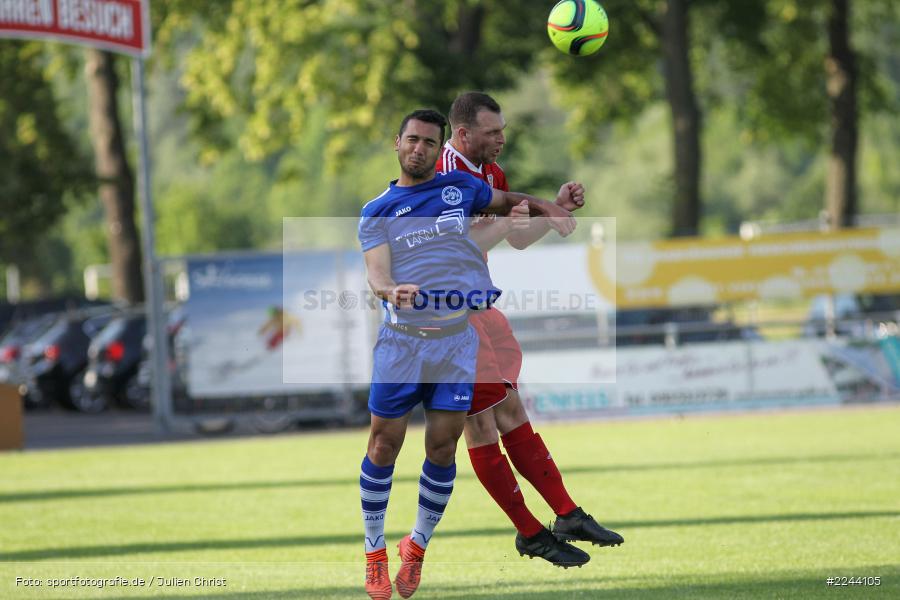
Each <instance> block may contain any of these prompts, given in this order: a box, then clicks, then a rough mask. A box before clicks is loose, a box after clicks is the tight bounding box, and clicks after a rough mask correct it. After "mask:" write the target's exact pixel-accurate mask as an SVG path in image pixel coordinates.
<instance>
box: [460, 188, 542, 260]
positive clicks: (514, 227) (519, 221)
mask: <svg viewBox="0 0 900 600" xmlns="http://www.w3.org/2000/svg"><path fill="white" fill-rule="evenodd" d="M530 212H531V211H530V209H529V208H528V202H527V201H525V200H523V201H522V202H520V203H519V204H517V205H515V206H514V207H512V209H511V210H510V211H509V215H507V216H506V217H505V218H502V219H494V220H492V221H489V222H487V223H486V224H479V226H478V227H472V228H471V229H469V237H470V238H471V239H472V241H473V242H475V243H476V244H478V247H479V248H481V250H482V252H487V251H488V250H490V249H491V248H493V247H494V246H496V245H497V244H499V243H500V242H502V241H503V240H504V239H506V238H507V236H509V235H510V234H512V233H514V232H516V231H519V230H523V229H528V228H529V227H530V223H531V222H532V221H531V219H530Z"/></svg>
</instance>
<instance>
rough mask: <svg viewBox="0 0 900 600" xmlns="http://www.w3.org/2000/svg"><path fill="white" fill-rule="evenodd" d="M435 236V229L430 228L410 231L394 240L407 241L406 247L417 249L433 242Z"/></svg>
mask: <svg viewBox="0 0 900 600" xmlns="http://www.w3.org/2000/svg"><path fill="white" fill-rule="evenodd" d="M434 237H435V235H434V227H429V228H428V229H417V230H415V231H408V232H406V233H404V234H403V235H398V236H397V237H396V238H394V239H395V240H396V241H398V242H399V241H400V240H404V241H406V246H407V247H408V248H415V247H416V246H419V245H421V244H424V243H425V242H429V241H431V240H433V239H434Z"/></svg>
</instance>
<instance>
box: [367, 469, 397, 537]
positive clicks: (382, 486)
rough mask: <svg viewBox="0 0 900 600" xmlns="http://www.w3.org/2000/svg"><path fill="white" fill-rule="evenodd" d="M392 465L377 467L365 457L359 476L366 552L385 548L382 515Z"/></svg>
mask: <svg viewBox="0 0 900 600" xmlns="http://www.w3.org/2000/svg"><path fill="white" fill-rule="evenodd" d="M393 476H394V465H391V466H389V467H379V466H377V465H376V464H375V463H373V462H372V461H370V460H369V457H368V456H366V457H365V458H364V459H363V461H362V472H361V473H360V475H359V495H360V498H362V516H363V524H364V525H365V528H366V552H372V551H373V550H378V549H379V548H384V547H385V546H386V544H385V541H384V513H386V512H387V505H388V498H389V497H390V495H391V479H392V478H393Z"/></svg>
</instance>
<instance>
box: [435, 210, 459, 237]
mask: <svg viewBox="0 0 900 600" xmlns="http://www.w3.org/2000/svg"><path fill="white" fill-rule="evenodd" d="M465 218H466V213H465V211H463V209H461V208H453V209H450V210H445V211H443V212H441V214H440V216H439V217H438V218H437V220H436V221H435V222H434V226H435V227H436V228H437V232H438V235H447V234H449V233H458V234H460V235H462V233H463V230H464V229H465V228H464V226H463V224H464V223H465Z"/></svg>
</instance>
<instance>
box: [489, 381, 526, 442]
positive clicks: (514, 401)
mask: <svg viewBox="0 0 900 600" xmlns="http://www.w3.org/2000/svg"><path fill="white" fill-rule="evenodd" d="M494 418H495V419H496V423H497V429H499V430H500V433H502V434H506V433H509V432H510V431H512V430H513V429H515V428H516V427H518V426H520V425H522V424H523V423H527V422H528V420H529V419H528V413H527V412H526V411H525V407H524V406H523V405H522V400H521V399H520V398H519V393H518V392H517V391H516V390H514V389H512V388H510V389H509V394H508V395H507V397H506V400H504V401H503V402H501V403H500V404H498V405H497V406H496V407H495V408H494Z"/></svg>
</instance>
